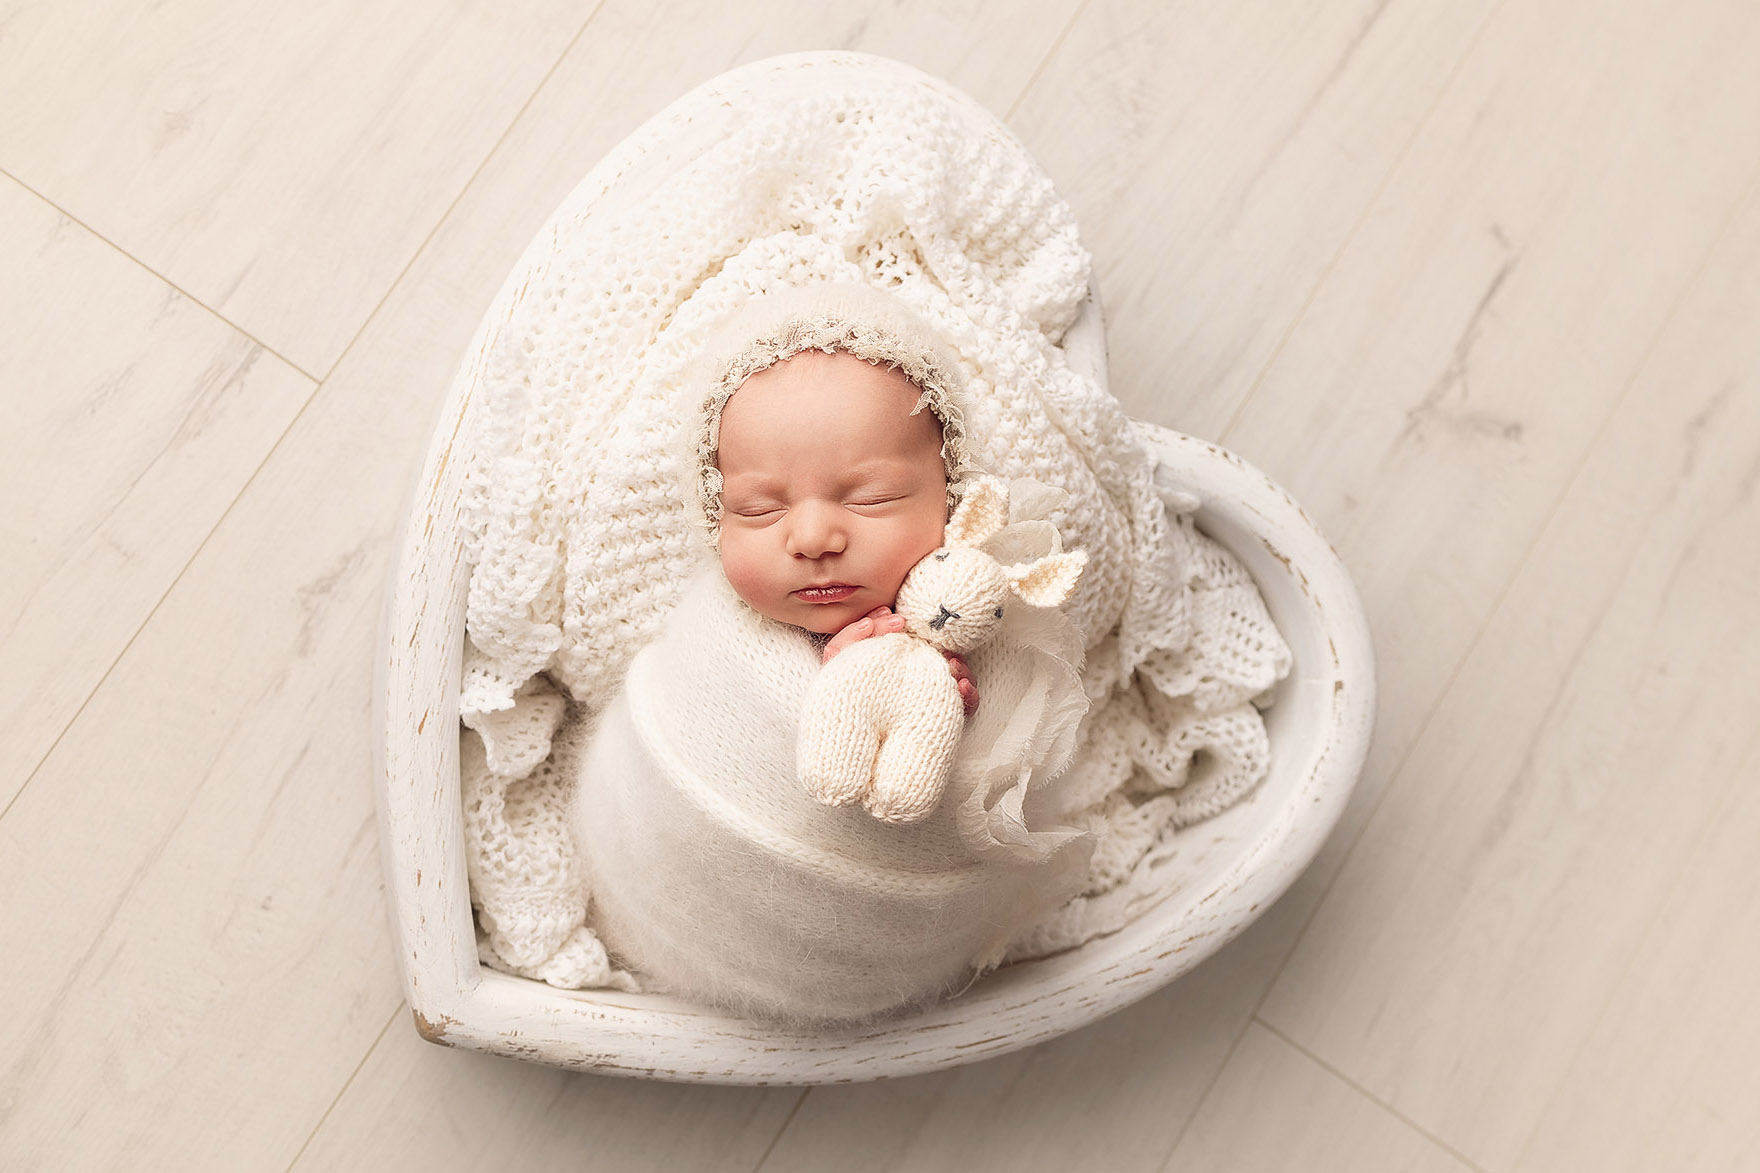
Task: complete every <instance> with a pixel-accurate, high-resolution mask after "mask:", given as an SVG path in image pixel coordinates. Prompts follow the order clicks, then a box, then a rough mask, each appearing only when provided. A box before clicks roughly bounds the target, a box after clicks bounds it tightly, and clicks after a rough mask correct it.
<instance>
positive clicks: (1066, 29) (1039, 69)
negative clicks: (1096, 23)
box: [1002, 0, 1089, 126]
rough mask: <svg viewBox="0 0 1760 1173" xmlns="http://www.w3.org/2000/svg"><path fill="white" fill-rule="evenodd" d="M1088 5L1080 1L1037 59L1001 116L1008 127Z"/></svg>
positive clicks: (1087, 1) (1082, 0)
mask: <svg viewBox="0 0 1760 1173" xmlns="http://www.w3.org/2000/svg"><path fill="white" fill-rule="evenodd" d="M1088 3H1089V0H1081V3H1079V4H1077V5H1076V10H1075V12H1074V13H1073V14H1071V16H1070V18H1069V23H1067V24H1065V25H1064V26H1063V31H1062V32H1060V33H1058V34H1057V38H1056V39H1055V40H1053V41H1052V42H1051V47H1050V48H1048V49H1046V50H1045V56H1044V57H1041V58H1040V59H1039V64H1038V66H1036V67H1035V68H1034V70H1033V73H1032V76H1031V77H1029V78H1027V84H1026V85H1024V86H1022V87H1021V92H1020V94H1019V95H1018V96H1017V97H1016V98H1015V100H1014V101H1012V102H1010V103H1009V105H1008V113H1006V114H1004V115H1003V116H1002V120H1003V121H1004V122H1006V123H1008V124H1009V125H1010V126H1012V125H1013V124H1014V116H1015V114H1016V113H1018V112H1019V110H1020V108H1021V103H1022V102H1024V101H1026V100H1027V95H1028V94H1031V93H1032V92H1033V87H1034V86H1036V85H1038V84H1039V79H1040V78H1041V77H1044V76H1045V67H1046V66H1048V65H1050V64H1051V59H1052V58H1054V57H1056V56H1057V51H1058V50H1059V49H1061V48H1063V43H1064V41H1066V40H1068V39H1069V34H1070V30H1071V29H1073V28H1075V27H1076V22H1077V21H1079V20H1081V19H1082V13H1084V12H1086V11H1088Z"/></svg>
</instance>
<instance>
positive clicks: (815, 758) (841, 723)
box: [795, 641, 880, 806]
mask: <svg viewBox="0 0 1760 1173" xmlns="http://www.w3.org/2000/svg"><path fill="white" fill-rule="evenodd" d="M865 642H866V641H865ZM862 651H863V649H862V647H861V645H860V644H858V645H856V646H855V647H852V648H850V649H849V650H848V651H845V652H844V653H843V654H842V655H840V656H838V657H837V659H835V660H833V661H831V663H829V664H827V665H825V667H823V668H821V669H820V670H819V675H818V676H817V677H816V678H815V679H814V681H813V685H812V687H811V688H810V689H808V690H807V699H806V702H805V705H804V707H803V708H802V710H801V724H800V732H799V735H798V738H797V740H796V743H795V769H796V772H797V773H798V775H799V776H800V780H801V785H803V786H805V787H806V789H807V793H808V794H810V795H812V796H813V797H814V798H816V799H818V800H819V801H820V802H822V803H824V804H825V805H826V806H848V805H850V804H851V803H853V802H856V801H858V800H859V799H861V798H862V797H863V796H865V795H866V794H867V793H868V786H869V783H870V782H871V781H872V780H873V777H874V758H875V755H876V754H877V753H878V752H879V750H880V730H879V727H878V726H877V724H876V723H875V721H874V716H873V712H872V707H871V705H870V704H868V703H867V702H866V698H865V697H864V695H863V693H862V691H861V689H860V687H859V684H860V679H861V672H860V670H859V668H860V664H859V662H860V661H861V660H862V659H864V658H865V657H863V656H860V655H858V654H857V653H859V652H862Z"/></svg>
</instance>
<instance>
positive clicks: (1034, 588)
mask: <svg viewBox="0 0 1760 1173" xmlns="http://www.w3.org/2000/svg"><path fill="white" fill-rule="evenodd" d="M1087 564H1088V552H1087V551H1086V550H1071V551H1069V552H1068V553H1067V554H1053V555H1051V557H1049V558H1041V559H1039V561H1037V562H1032V563H1028V564H1027V565H1026V566H1011V567H1009V568H1008V571H1007V574H1008V585H1009V587H1010V588H1012V589H1013V590H1014V593H1015V594H1017V595H1019V596H1020V597H1021V602H1023V603H1026V604H1028V605H1029V606H1033V607H1055V606H1058V605H1059V604H1061V603H1062V602H1063V601H1064V600H1065V599H1067V598H1069V596H1070V592H1071V591H1074V590H1075V589H1076V581H1077V580H1078V579H1080V578H1081V577H1082V568H1083V567H1085V566H1087Z"/></svg>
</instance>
